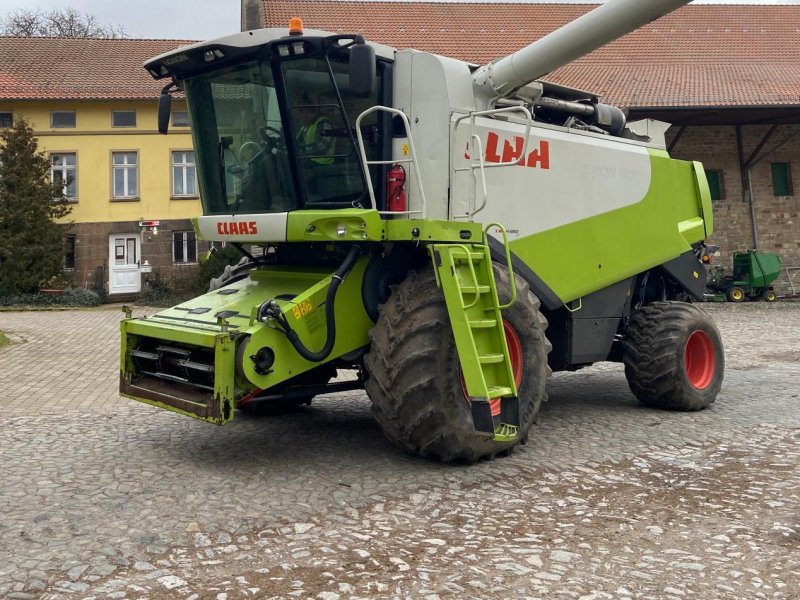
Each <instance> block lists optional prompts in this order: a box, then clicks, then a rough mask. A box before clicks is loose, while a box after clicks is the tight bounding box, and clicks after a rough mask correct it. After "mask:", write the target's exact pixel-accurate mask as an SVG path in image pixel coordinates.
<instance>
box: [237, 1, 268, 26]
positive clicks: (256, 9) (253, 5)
mask: <svg viewBox="0 0 800 600" xmlns="http://www.w3.org/2000/svg"><path fill="white" fill-rule="evenodd" d="M262 27H264V23H263V21H262V20H261V0H242V31H249V30H250V29H261V28H262Z"/></svg>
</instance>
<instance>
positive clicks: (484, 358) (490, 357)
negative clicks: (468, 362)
mask: <svg viewBox="0 0 800 600" xmlns="http://www.w3.org/2000/svg"><path fill="white" fill-rule="evenodd" d="M505 359H506V357H505V355H503V354H479V355H478V360H479V361H480V362H481V364H482V365H489V364H494V363H501V362H503V361H504V360H505Z"/></svg>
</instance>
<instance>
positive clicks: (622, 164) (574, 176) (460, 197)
mask: <svg viewBox="0 0 800 600" xmlns="http://www.w3.org/2000/svg"><path fill="white" fill-rule="evenodd" d="M475 131H476V133H477V134H478V135H479V136H480V138H481V142H482V147H483V152H484V157H483V158H484V161H485V165H486V167H487V168H485V169H484V173H485V176H486V187H487V191H488V194H487V203H486V208H485V210H483V211H482V212H480V213H478V215H476V216H475V219H476V220H479V221H482V222H484V223H486V222H495V221H496V222H500V223H502V224H503V225H505V226H506V227H507V228H508V229H509V234H510V236H511V239H516V238H517V237H524V236H526V235H531V234H533V233H539V232H541V231H545V230H548V229H553V228H555V227H559V226H561V225H566V224H567V223H572V222H575V221H579V220H582V219H587V218H589V217H593V216H596V215H599V214H602V213H605V212H609V211H612V210H616V209H619V208H623V207H625V206H630V205H632V204H635V203H637V202H641V201H642V200H643V199H644V197H645V196H646V194H647V191H648V189H649V187H650V156H649V154H648V152H647V148H646V147H644V146H642V145H640V144H636V143H628V142H623V141H620V140H619V139H618V138H603V137H597V136H591V135H582V134H580V133H572V132H570V131H567V130H563V129H562V128H545V127H537V126H534V127H532V128H531V136H530V139H529V141H528V148H527V154H528V156H527V157H524V159H523V160H524V163H525V164H524V165H511V166H497V167H492V166H491V165H493V164H499V162H501V161H502V162H508V161H511V160H514V159H516V158H517V156H520V154H521V153H520V150H521V148H522V145H523V144H522V142H523V140H522V134H523V133H524V126H523V125H521V124H519V123H509V122H507V121H500V120H494V119H485V118H478V119H477V120H476V128H475ZM468 137H469V125H468V122H467V123H466V124H462V125H461V126H460V127H459V130H458V136H457V141H456V151H455V155H456V166H457V167H463V166H467V165H468V164H469V162H470V161H469V160H468V159H467V158H465V151H466V149H467V140H468ZM459 149H460V150H459ZM476 158H477V157H476ZM468 173H469V172H468V171H461V172H460V173H459V174H458V175H457V176H456V179H455V185H454V186H453V187H454V189H453V195H452V200H451V214H452V215H456V216H457V215H464V214H465V213H467V212H468V211H469V209H470V206H469V204H468V203H469V179H468V177H469V175H468ZM476 173H478V179H477V181H478V184H477V186H476V190H477V193H476V205H477V206H480V204H481V202H482V197H481V196H482V186H481V185H480V175H479V173H480V171H476Z"/></svg>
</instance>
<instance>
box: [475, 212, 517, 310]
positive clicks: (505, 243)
mask: <svg viewBox="0 0 800 600" xmlns="http://www.w3.org/2000/svg"><path fill="white" fill-rule="evenodd" d="M490 227H497V228H498V229H499V230H500V232H501V233H502V234H503V248H504V249H505V251H506V268H507V269H508V277H509V279H510V281H511V300H510V301H509V302H508V303H507V304H500V305H498V306H497V308H499V309H500V310H505V309H507V308H511V307H512V306H514V304H515V303H516V301H517V282H516V281H515V280H514V266H513V265H512V264H511V248H510V247H509V246H508V233H507V232H506V228H505V227H504V226H503V225H501V224H500V223H489V224H488V225H487V226H486V228H485V229H484V230H483V237H484V241H485V242H486V241H487V240H486V239H485V238H486V236H487V235H489V228H490ZM499 301H500V299H499V298H498V302H499Z"/></svg>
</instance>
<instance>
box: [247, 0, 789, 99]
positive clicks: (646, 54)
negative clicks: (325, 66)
mask: <svg viewBox="0 0 800 600" xmlns="http://www.w3.org/2000/svg"><path fill="white" fill-rule="evenodd" d="M643 1H644V0H643ZM648 1H653V0H648ZM262 2H263V14H264V21H265V26H266V27H284V26H286V25H287V24H288V22H289V18H290V17H292V16H300V17H302V18H303V21H304V24H305V26H306V27H308V28H316V29H325V30H328V31H333V32H347V33H362V34H363V35H364V36H365V37H366V38H368V39H370V40H374V41H377V42H382V43H384V44H388V45H390V46H394V47H396V48H398V49H402V48H416V49H419V50H427V51H429V52H435V53H437V54H443V55H446V56H453V57H456V58H460V59H462V60H467V61H471V62H475V63H478V64H485V63H487V62H489V61H491V60H492V59H494V58H497V57H500V56H504V55H506V54H509V53H511V52H513V51H515V50H518V49H519V48H522V47H524V46H525V45H527V44H529V43H531V42H532V41H534V40H536V39H538V38H540V37H542V36H543V35H545V34H547V33H549V32H550V31H553V30H554V29H557V28H558V27H560V26H561V25H563V24H565V23H567V22H569V21H572V20H573V19H575V18H577V17H578V16H580V15H582V14H584V13H585V12H587V11H589V10H591V9H592V8H594V6H595V5H586V4H540V3H536V4H534V3H524V2H515V3H491V4H490V3H485V2H384V1H379V2H371V1H357V0H356V1H353V0H344V1H331V0H262ZM546 79H548V80H550V81H555V82H557V83H561V84H563V85H568V86H572V87H578V88H581V89H587V90H591V91H592V92H594V93H597V94H600V95H601V96H603V97H604V98H606V99H607V100H608V101H610V102H612V103H615V104H618V105H620V106H628V107H661V106H749V105H800V6H798V5H781V6H779V5H772V6H768V5H757V6H756V5H689V6H686V7H684V8H681V9H679V10H677V11H675V12H674V13H672V14H669V15H667V16H665V17H662V18H661V19H659V20H657V21H654V22H653V23H650V24H649V25H646V26H644V27H642V28H641V29H639V30H638V31H635V32H633V33H631V34H629V35H627V36H625V37H623V38H621V39H619V40H617V41H616V42H613V43H611V44H609V45H607V46H605V47H604V48H601V49H599V50H597V51H595V52H593V53H591V54H589V55H587V56H585V57H583V58H580V59H578V60H576V61H575V62H573V63H571V64H569V65H567V66H565V67H562V68H560V69H558V70H557V71H554V72H553V73H551V74H550V75H549V76H547V77H546Z"/></svg>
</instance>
